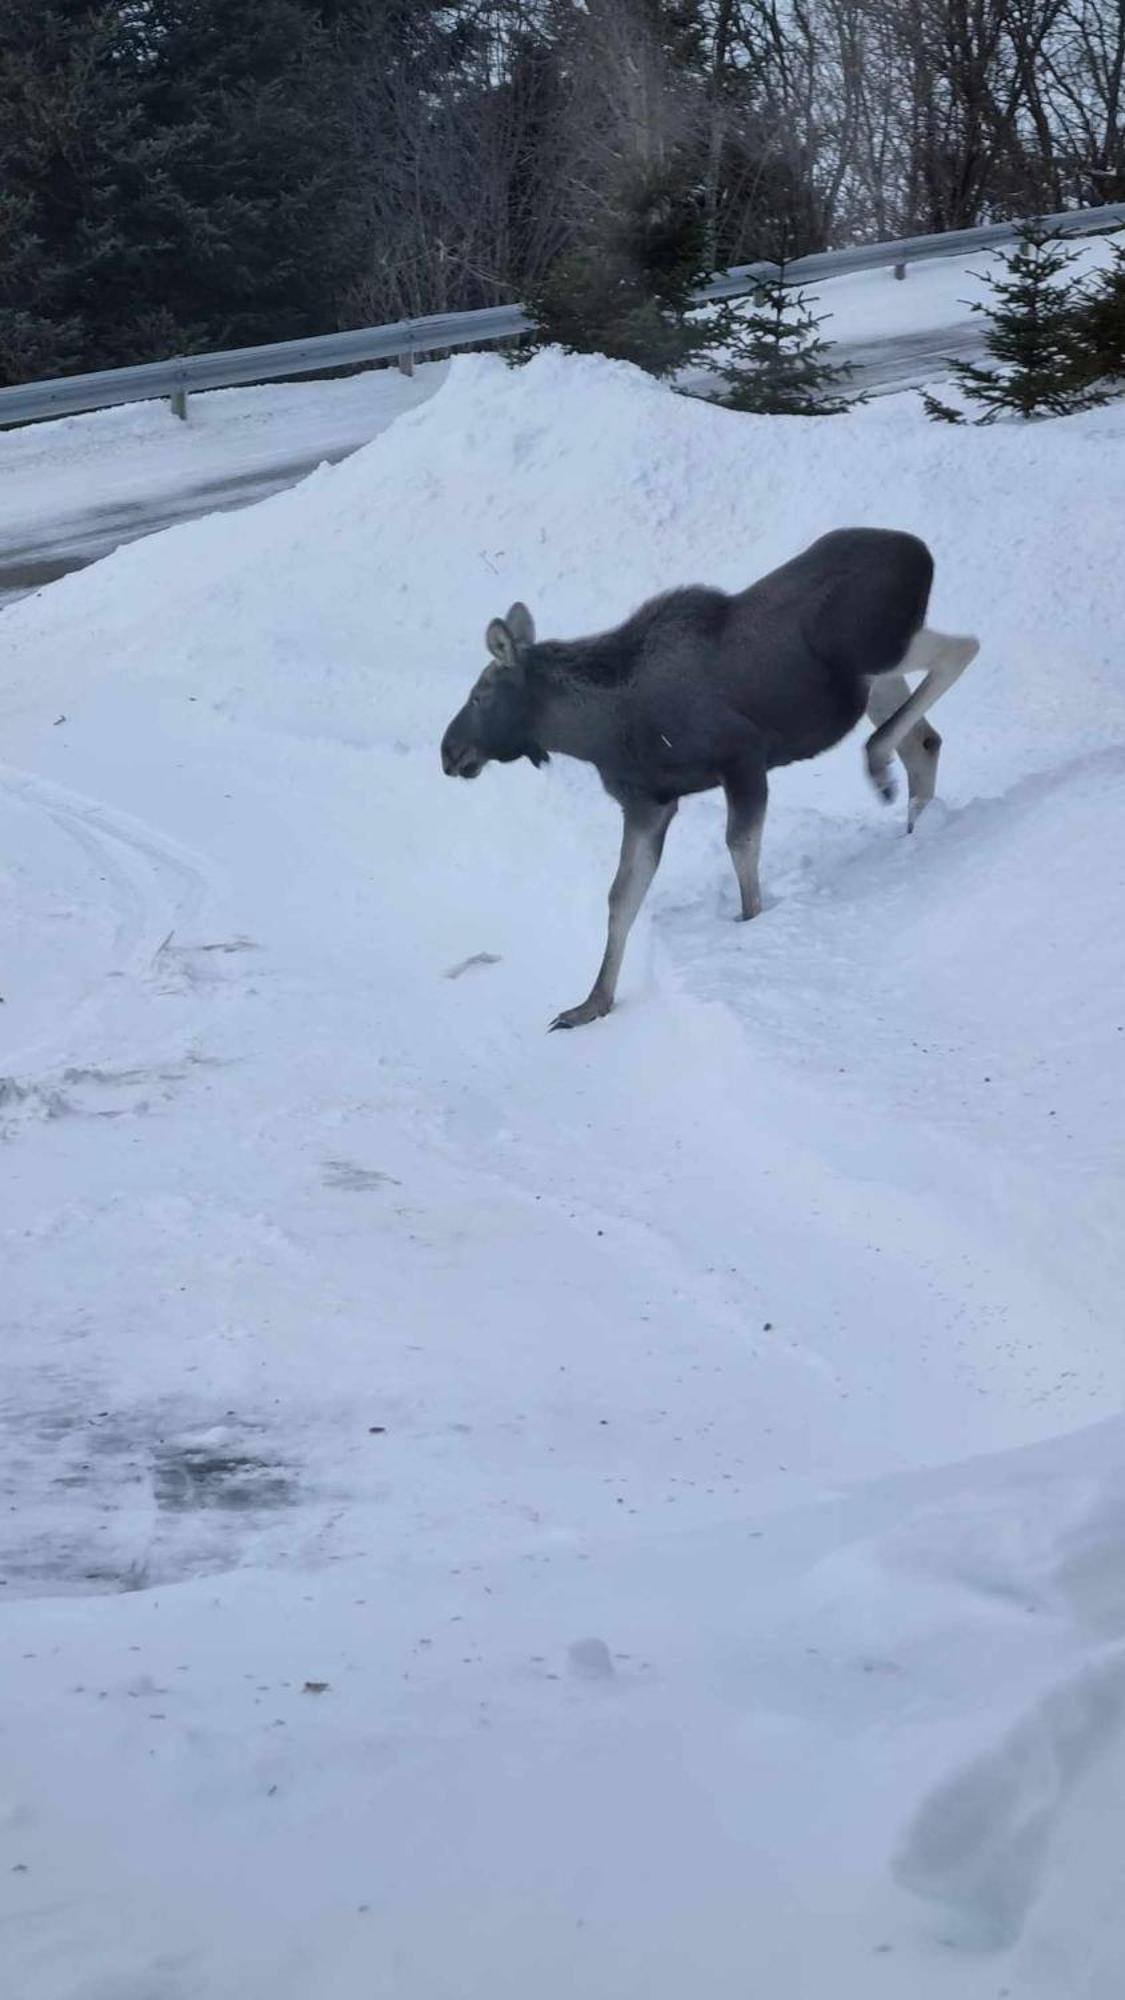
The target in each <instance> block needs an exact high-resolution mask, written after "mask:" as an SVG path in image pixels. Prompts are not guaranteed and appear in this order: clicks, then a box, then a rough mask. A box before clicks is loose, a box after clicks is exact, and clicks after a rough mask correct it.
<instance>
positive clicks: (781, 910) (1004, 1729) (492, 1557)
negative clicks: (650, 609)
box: [0, 281, 1125, 2000]
mask: <svg viewBox="0 0 1125 2000" xmlns="http://www.w3.org/2000/svg"><path fill="white" fill-rule="evenodd" d="M909 282H910V281H908V283H909ZM1123 509H1125V412H1123V410H1122V408H1121V406H1117V407H1116V408H1113V409H1110V410H1106V411H1101V412H1096V413H1093V414H1091V415H1089V416H1087V417H1082V418H1076V419H1071V420H1067V421H1065V422H1058V423H1053V424H1050V425H1041V426H1034V427H1029V428H1028V429H1027V430H1015V429H1004V428H1002V427H1000V428H997V429H996V430H993V431H990V432H988V433H977V432H966V433H961V432H959V431H955V430H948V429H945V428H944V427H941V426H936V425H932V424H930V423H928V422H927V421H926V420H925V419H924V417H923V416H922V415H921V414H920V411H919V410H918V408H917V406H916V402H915V399H913V398H907V397H902V398H896V399H893V400H889V401H884V402H881V403H879V404H876V405H872V406H870V407H869V408H867V409H864V410H859V411H856V412H853V413H851V414H850V415H848V416H846V417H841V418H833V419H823V420H818V421H816V422H804V421H801V420H797V419H790V420H784V421H780V422H779V421H771V420H768V419H755V418H746V417H737V416H734V415H731V414H729V413H727V412H723V411H718V410H715V409H712V408H708V407H706V406H704V405H701V404H698V403H693V402H691V401H688V400H686V399H683V398H677V397H674V396H672V395H670V394H668V393H667V392H665V391H662V390H661V389H659V388H657V387H655V386H654V385H653V384H652V383H650V382H648V381H646V380H645V379H644V378H641V377H639V376H637V375H636V374H635V373H634V372H633V371H631V370H629V369H625V368H621V367H615V366H612V365H610V364H607V363H600V362H596V361H582V362H579V361H572V362H567V361H564V360H562V359H561V358H560V357H558V356H553V355H549V356H544V357H542V358H541V359H540V360H539V361H537V362H535V363H534V364H532V365H531V366H530V367H529V368H528V369H526V370H521V371H518V372H515V373H513V372H511V371H509V370H507V369H506V368H504V366H503V364H501V363H500V362H498V361H495V360H491V359H487V358H466V359H463V360H461V361H458V362H456V363H454V364H453V365H452V367H451V368H450V370H449V372H448V377H447V380H446V381H445V382H444V384H443V386H442V387H441V389H440V391H439V393H438V395H437V396H435V397H434V398H432V399H431V400H428V401H426V402H425V403H423V404H422V405H420V406H419V407H418V408H417V409H415V410H413V411H411V412H409V413H407V414H406V415H404V416H402V417H401V418H400V420H399V421H397V422H396V423H394V424H393V425H392V426H391V427H390V428H389V429H388V430H386V431H385V432H384V434H383V435H382V436H380V437H379V438H377V439H376V440H375V442H374V443H373V444H372V445H371V446H370V447H368V448H367V449H365V450H363V451H361V452H359V453H358V454H356V455H355V456H354V457H352V458H350V459H349V460H348V461H347V462H346V463H345V464H342V465H340V466H338V467H336V468H334V469H331V470H324V471H322V472H320V473H318V474H316V475H314V476H313V477H312V478H311V479H309V480H307V481H306V482H304V484H303V485H301V486H300V487H298V488H296V489H294V490H292V491H290V492H287V493H284V494H281V495H279V496H278V497H276V498H275V499H272V500H270V501H268V502H266V503H265V504H263V505H261V506H259V507H256V508H253V509H250V510H248V511H246V512H244V513H241V514H239V515H237V516H230V517H225V518H211V519H208V520H202V521H199V522H196V523H193V524H191V525H187V526H184V527H181V528H178V529H176V530H173V531H171V532H169V533H167V534H163V535H159V536H155V537H153V538H151V539H149V540H148V541H146V542H143V543H138V544H135V545H134V546H132V547H130V548H128V549H125V550H122V551H121V552H120V553H119V554H118V555H116V556H114V557H112V558H111V559H109V560H108V561H106V562H104V563H101V564H99V565H98V566H97V567H96V568H95V569H91V570H89V571H87V572H86V573H85V574H83V575H80V576H75V577H72V578H68V579H66V580H65V581H63V582H61V583H59V584H58V585H56V586H54V587H53V588H52V589H51V590H49V591H46V592H44V593H43V594H42V595H41V596H40V597H39V598H38V599H36V600H34V601H28V602H25V603H23V604H20V605H17V606H15V607H14V608H12V609H10V610H9V611H7V612H5V614H4V617H3V619H2V620H0V721H2V725H3V755H4V769H3V770H2V771H0V858H2V864H3V872H2V873H0V924H2V929H3V935H4V937H5V940H6V945H5V961H4V966H3V975H2V978H0V991H3V993H4V996H5V1005H4V1007H3V1009H2V1010H0V1037H2V1040H0V1073H2V1075H3V1078H4V1081H3V1082H2V1083H0V1171H2V1172H3V1173H4V1176H5V1181H4V1200H3V1214H2V1218H0V1244H2V1255H3V1259H4V1269H5V1297H4V1317H5V1322H6V1324H5V1353H6V1363H7V1366H6V1382H5V1404H4V1411H3V1416H4V1422H5V1425H6V1430H7V1444H6V1450H5V1452H4V1454H3V1459H2V1463H3V1467H4V1472H3V1479H4V1482H5V1486H6V1492H5V1503H6V1506H7V1508H8V1509H9V1510H10V1511H7V1512H4V1513H2V1514H0V1522H3V1523H4V1524H6V1525H5V1526H4V1527H3V1531H2V1536H3V1542H4V1550H3V1553H4V1565H3V1569H2V1570H0V1574H2V1575H3V1576H4V1577H5V1578H6V1581H5V1583H4V1584H3V1586H2V1587H0V1596H2V1597H3V1599H4V1600H5V1601H4V1603H3V1605H2V1606H0V1635H2V1642H3V1646H4V1653H5V1686H6V1694H7V1699H6V1703H5V1707H4V1711H3V1714H2V1715H0V1748H2V1753H3V1765H4V1780H3V1791H2V1793H0V1841H2V1842H3V1858H2V1859H0V1903H2V1907H3V1913H4V1918H5V1923H6V1931H5V1936H6V1940H7V1948H8V1952H9V1957H10V1963H11V1966H12V1977H13V1979H14V1981H15V1986H14V1990H15V1991H16V1992H17V1993H18V1994H19V1996H20V2000H126V1996H127V1997H128V2000H134V1996H135V2000H140V1996H141V1995H144V1996H145V2000H148V1996H150V1995H151V1996H153V2000H156V1996H159V2000H235V1996H239V2000H247V1997H248V1996H249V2000H258V1996H261V2000H265V1996H266V1995H269V1996H270V2000H275V1996H281V1997H282V2000H309V1996H311V1995H315V1996H316V2000H361V1996H362V2000H370V1996H372V1995H374V1996H378V2000H383V1996H385V1997H386V2000H392V1996H393V2000H454V1996H457V2000H462V1996H464V1995H465V1994H467V1993H472V1994H474V1995H475V1994H477V1993H482V1994H483V1993H488V1994H490V1995H494V1996H497V2000H525V1996H526V1995H527V1993H528V1992H529V1991H532V1992H535V1993H536V1994H537V1995H540V1996H542V2000H563V1996H564V1995H569V1994H572V1993H575V1992H582V1993H584V1994H588V1995H590V1996H591V2000H680V1996H682V1995H683V1994H684V1993H685V1992H700V1993H706V1995H707V1996H708V2000H728V1996H729V2000H735V1997H736V1996H738V2000H745V1996H746V1994H747V1993H748V1992H751V1993H753V1992H760V1993H763V1994H770V1995H773V1994H777V1995H779V1996H780V1995H784V1996H785V2000H826V1996H828V1995H832V1996H833V2000H883V1996H886V2000H903V1996H905V1995H909V1996H911V2000H995V1996H996V1995H997V1994H998V1993H999V1992H1001V1991H1005V1990H1006V1991H1007V1992H1008V1993H1010V1994H1011V1995H1012V1996H1013V2000H1033V1996H1034V1997H1035V2000H1061V1996H1062V1995H1064V1994H1065V1995H1066V1996H1067V2000H1072V1996H1073V2000H1110V1996H1111V1995H1112V1996H1116V1995H1117V1994H1118V1993H1119V1992H1120V1990H1121V1983H1122V1978H1123V1976H1125V1924H1123V1921H1122V1916H1121V1907H1120V1897H1119V1895H1118V1893H1117V1883H1116V1867H1117V1863H1116V1856H1117V1854H1118V1853H1119V1851H1120V1842H1121V1836H1122V1818H1121V1815H1122V1807H1121V1778H1122V1775H1123V1772H1125V1756H1123V1742H1125V1739H1123V1737H1122V1734H1121V1722H1122V1718H1123V1713H1125V1601H1123V1598H1122V1592H1121V1586H1120V1578H1121V1575H1122V1566H1123V1563H1125V1485H1123V1481H1122V1474H1121V1465H1122V1444H1123V1442H1125V1424H1123V1422H1122V1419H1121V1416H1120V1411H1121V1403H1122V1392H1123V1390H1125V1353H1123V1351H1122V1347H1121V1340H1120V1310H1119V1299H1120V1296H1121V1289H1122V1283H1123V1281H1125V1267H1123V1259H1125V1250H1123V1243H1125V1232H1123V1231H1122V1229H1121V1226H1120V1225H1121V1219H1122V1207H1123V1202H1122V1194H1123V1181H1122V1171H1121V1158H1120V1133H1121V1130H1122V1124H1123V1114H1125V1102H1123V1097H1125V1019H1123V1017H1122V1013H1121V995H1122V992H1123V991H1125V955H1123V954H1125V943H1123V939H1125V926H1123V925H1122V923H1121V921H1120V916H1121V911H1122V899H1123V891H1125V787H1123V785H1122V778H1123V776H1125V693H1123V688H1122V680H1121V672H1120V633H1121V629H1122V623H1123V613H1125V581H1123V577H1122V568H1121V561H1120V522H1121V519H1122V515H1123ZM842 519H847V520H849V521H856V522H864V521H870V522H880V523H886V524H891V525H897V526H901V527H905V528H913V529H916V530H917V531H919V532H921V533H924V534H925V535H926V536H927V539H928V540H929V541H930V543H931V545H932V547H933V548H934V551H935V555H936V558H937V586H936V591H935V602H934V622H935V623H936V624H938V625H942V624H944V625H946V626H952V627H953V628H954V629H966V628H967V629H975V630H977V631H978V632H979V633H980V636H981V639H982V652H981V656H980V659H979V661H978V662H977V663H976V665H975V666H974V668H973V670H972V672H971V673H970V674H969V675H967V676H966V677H965V679H964V680H963V682H962V683H961V685H960V686H959V687H958V689H957V690H956V691H955V693H954V694H952V695H951V696H950V697H949V699H948V701H947V702H945V703H943V705H942V708H941V711H940V713H939V717H938V720H939V723H940V727H941V730H942V732H943V735H944V737H945V744H946V748H945V752H944V764H943V770H942V779H941V793H942V798H943V802H944V803H943V804H942V805H941V806H940V807H936V808H935V809H934V810H933V812H932V814H931V816H930V818H929V819H928V820H927V821H924V822H923V825H922V829H921V830H920V832H919V833H918V835H917V836H916V837H915V838H914V839H913V840H912V841H910V842H907V841H906V840H905V839H903V838H902V825H901V819H900V817H898V816H896V815H895V814H891V815H883V814H881V812H880V809H879V808H878V807H877V806H876V805H875V804H874V803H873V801H872V800H871V797H870V794H869V793H868V791H867V790H866V788H865V785H864V783H863V781H862V778H861V775H860V771H859V758H858V756H857V754H856V746H855V745H854V744H850V745H847V746H844V748H843V749H841V750H840V751H838V752H836V753H835V754H834V755H833V756H832V757H831V758H828V759H825V760H823V761H822V762H820V763H818V764H816V765H812V766H808V767H801V768H799V769H795V770H792V771H788V772H785V773H781V774H779V775H778V777H777V779H776V781H775V784H774V787H773V793H774V796H773V804H772V807H771V818H770V821H769V825H768V829H767V838H766V852H765V882H766V888H767V898H768V907H767V910H766V913H765V914H764V916H763V917H762V919H761V920H760V921H759V922H758V923H756V924H754V925H752V926H750V927H748V928H744V927H742V926H738V925H735V924H734V923H731V922H728V921H727V919H728V918H729V917H730V916H731V914H732V912H733V907H734V898H733V883H732V882H728V880H727V875H728V864H727V862H726V858H725V853H724V850H723V845H722V816H721V813H720V812H718V811H717V809H716V806H715V802H714V800H703V801H698V802H696V803H695V804H693V805H692V807H691V808H690V809H689V810H686V811H685V812H684V813H683V814H682V816H681V823H680V824H678V825H677V827H676V829H675V833H674V836H673V839H672V841H671V843H670V851H669V855H668V860H667V864H666V872H665V873H664V874H662V877H661V878H660V883H659V893H658V895H657V896H656V897H655V898H654V906H653V914H652V918H651V921H650V922H649V923H648V924H647V926H645V927H644V928H643V929H641V930H640V931H639V933H638V938H637V942H636V946H635V949H634V951H633V953H632V956H631V958H630V961H629V965H628V972H627V979H626V983H625V991H624V995H623V1004H622V1006H621V1008H620V1010H619V1012H618V1013H617V1014H615V1015H614V1016H613V1017H612V1018H611V1020H610V1021H609V1022H607V1023H605V1024H603V1025H602V1026H600V1027H598V1028H597V1029H591V1030H589V1031H586V1032H583V1033H582V1034H580V1035H576V1036H574V1037H554V1038H548V1037H547V1036H546V1035H544V1033H543V1028H544V1026H545V1024H546V1021H547V1020H548V1018H549V1017H550V1014H551V1013H552V1012H553V1011H554V1010H555V1008H557V1007H558V1006H560V1005H563V1004H566V1003H567V1002H569V1001H571V1000H574V999H576V998H577V997H578V996H579V993H580V991H581V990H582V988H583V984H584V981H585V979H586V977H587V975H588V973H589V971H590V969H591V965H592V961H593V959H594V958H595V957H596V953H597V949H598V945H599V941H600V939H599V933H600V927H601V921H602V904H603V895H604V887H605V882H606V880H607V878H608V871H609V868H610V866H611V863H612V855H613V849H614V845H615V837H616V827H615V824H614V817H613V812H612V809H611V808H610V807H609V806H608V805H607V803H606V801H605V800H604V798H603V797H602V795H601V793H600V790H599V788H598V787H597V785H596V784H595V783H593V782H592V781H591V780H590V779H589V776H588V774H583V773H581V772H579V771H576V770H573V769H567V768H565V767H564V766H561V765H553V766H552V767H551V769H550V770H549V771H548V772H544V773H534V772H532V771H531V770H530V769H529V768H525V767H520V768H518V769H511V770H506V771H494V772H491V773H488V774H486V776H485V777H484V778H483V779H482V780H481V781H480V783H479V784H478V785H476V786H473V787H463V786H455V785H452V784H450V783H449V782H448V781H446V780H445V779H443V777H442V776H441V773H440V769H439V766H438V763H437V757H436V749H435V745H436V742H437V740H438V737H439V735H440V731H441V728H442V725H443V723H444V722H445V720H446V719H447V717H448V715H449V713H450V712H451V711H452V709H453V708H454V707H455V706H456V705H457V704H458V703H459V701H460V700H461V699H462V697H463V694H464V691H465V689H466V687H467V685H468V683H469V681H470V680H471V678H472V677H473V675H474V674H475V673H476V671H477V670H478V668H479V665H480V664H481V657H482V656H481V645H480V635H481V633H482V632H483V628H484V624H485V621H486V619H487V618H488V617H489V616H491V615H493V614H494V613H495V612H496V611H498V610H502V609H503V608H504V607H505V606H506V605H507V603H508V602H510V601H511V600H512V599H513V598H515V597H517V596H522V597H526V598H527V599H528V601H529V602H530V603H531V605H532V609H533V611H534V612H535V614H536V616H537V618H538V620H539V624H540V628H541V630H542V631H543V632H544V633H558V634H560V635H563V634H566V633H568V632H573V631H578V630H589V629H594V628H596V627H597V626H600V625H605V624H606V623H608V622H611V621H612V620H613V619H615V618H617V617H619V616H621V615H623V614H624V613H625V612H626V611H627V610H628V609H629V608H630V606H631V605H632V604H634V603H636V602H637V601H638V600H639V599H640V598H641V597H643V596H644V595H645V594H646V593H648V592H649V591H651V590H653V589H656V588H660V587H663V586H665V585H667V584H668V583H669V582H671V581H674V580H675V581H679V580H683V581H687V580H690V579H693V578H695V579H698V580H700V581H708V582H716V583H719V584H722V585H725V586H728V587H736V586H738V585H739V584H741V583H744V582H746V581H749V580H750V578H752V577H753V576H754V575H756V574H759V573H761V572H762V571H763V570H765V569H766V568H768V567H769V566H770V565H771V564H773V563H774V562H777V561H779V560H782V559H783V558H784V557H785V556H787V555H789V554H791V553H792V552H793V551H794V550H795V549H796V548H798V547H799V546H801V545H802V544H803V543H804V542H806V541H807V540H809V539H811V537H812V536H813V535H815V534H816V533H818V532H820V531H821V530H822V529H824V528H826V527H829V526H833V525H838V524H839V522H840V521H841V520H842ZM435 1919H436V1921H435Z"/></svg>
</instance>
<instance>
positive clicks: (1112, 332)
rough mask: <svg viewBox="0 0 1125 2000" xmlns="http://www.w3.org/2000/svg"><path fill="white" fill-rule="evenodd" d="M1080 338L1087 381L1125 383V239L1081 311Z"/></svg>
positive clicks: (1100, 275) (1115, 249) (1096, 280)
mask: <svg viewBox="0 0 1125 2000" xmlns="http://www.w3.org/2000/svg"><path fill="white" fill-rule="evenodd" d="M1078 335H1079V341H1080V345H1081V353H1082V364H1083V370H1084V374H1085V378H1086V380H1087V381H1088V382H1105V381H1111V382H1125V240H1123V241H1121V242H1119V243H1117V244H1115V245H1114V250H1113V259H1112V262H1111V263H1110V264H1109V265H1108V267H1107V268H1106V269H1105V270H1104V271H1101V272H1099V274H1098V276H1097V277H1096V278H1095V280H1094V282H1093V285H1092V286H1091V288H1090V290H1089V292H1088V293H1087V295H1086V298H1085V300H1084V301H1083V303H1082V305H1081V307H1080V309H1079V313H1078Z"/></svg>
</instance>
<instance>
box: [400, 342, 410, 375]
mask: <svg viewBox="0 0 1125 2000" xmlns="http://www.w3.org/2000/svg"><path fill="white" fill-rule="evenodd" d="M397 358H398V372H399V374H400V375H413V373H414V349H413V348H412V347H407V348H404V349H403V352H402V353H401V354H400V355H399V356H398V357H397Z"/></svg>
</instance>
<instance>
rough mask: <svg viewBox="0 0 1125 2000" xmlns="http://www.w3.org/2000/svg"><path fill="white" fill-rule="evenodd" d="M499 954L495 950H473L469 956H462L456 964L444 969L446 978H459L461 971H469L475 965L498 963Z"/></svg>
mask: <svg viewBox="0 0 1125 2000" xmlns="http://www.w3.org/2000/svg"><path fill="white" fill-rule="evenodd" d="M499 963H500V956H499V953H498V952H495V951H474V953H473V955H472V957H471V958H463V959H462V960H461V961H460V963H459V964H458V965H451V966H450V967H449V968H448V970H447V971H446V974H445V977H446V979H460V977H461V974H462V973H463V972H471V971H472V970H473V967H474V966H477V965H499Z"/></svg>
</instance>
